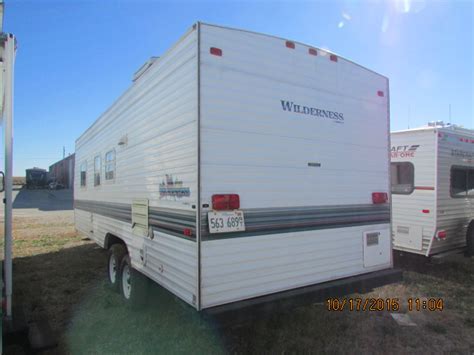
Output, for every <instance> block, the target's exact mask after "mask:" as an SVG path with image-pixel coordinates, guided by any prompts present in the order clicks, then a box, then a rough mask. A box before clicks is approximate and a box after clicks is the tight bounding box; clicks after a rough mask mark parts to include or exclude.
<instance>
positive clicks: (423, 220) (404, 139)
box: [391, 129, 436, 255]
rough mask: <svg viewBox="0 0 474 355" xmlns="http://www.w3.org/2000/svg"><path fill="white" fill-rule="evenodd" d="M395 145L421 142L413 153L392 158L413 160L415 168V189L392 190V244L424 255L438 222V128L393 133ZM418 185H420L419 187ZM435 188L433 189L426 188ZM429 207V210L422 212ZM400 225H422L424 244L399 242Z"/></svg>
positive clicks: (392, 140)
mask: <svg viewBox="0 0 474 355" xmlns="http://www.w3.org/2000/svg"><path fill="white" fill-rule="evenodd" d="M391 144H392V147H395V149H396V148H397V147H404V146H412V145H419V147H418V148H417V150H416V151H415V153H414V156H413V157H395V156H394V155H392V159H391V161H392V162H410V163H412V164H413V165H414V168H415V190H414V191H413V192H412V193H411V194H409V195H403V194H392V226H393V238H394V241H393V248H394V249H396V250H403V251H409V252H412V253H417V254H422V255H425V254H426V252H427V251H428V247H429V245H430V241H431V240H432V238H433V235H434V232H435V224H436V191H435V189H436V181H435V169H436V168H435V161H436V155H435V150H436V145H435V144H436V132H435V130H434V129H432V130H423V131H404V132H400V133H392V134H391ZM417 187H418V188H417ZM419 187H423V188H433V190H423V189H419ZM422 210H429V211H430V213H423V212H422ZM399 226H402V227H408V228H414V227H418V228H420V233H421V235H420V236H419V237H420V238H422V243H421V244H422V248H421V249H415V248H408V247H406V246H402V245H401V244H400V241H399V240H400V239H399V235H398V232H397V228H398V227H399Z"/></svg>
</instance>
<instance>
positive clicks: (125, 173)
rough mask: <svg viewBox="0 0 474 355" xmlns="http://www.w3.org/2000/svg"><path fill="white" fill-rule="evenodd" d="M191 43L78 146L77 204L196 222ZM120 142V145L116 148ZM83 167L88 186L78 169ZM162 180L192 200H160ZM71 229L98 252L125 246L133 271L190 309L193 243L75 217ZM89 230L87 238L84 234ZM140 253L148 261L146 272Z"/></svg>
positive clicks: (186, 40)
mask: <svg viewBox="0 0 474 355" xmlns="http://www.w3.org/2000/svg"><path fill="white" fill-rule="evenodd" d="M196 126H197V35H196V31H195V30H194V29H191V30H190V31H189V32H188V33H187V34H186V35H185V36H183V37H182V38H181V40H180V41H179V42H178V43H177V44H176V45H175V46H174V47H173V48H172V49H170V50H169V51H168V52H167V53H165V55H163V56H162V57H161V58H160V59H159V60H157V61H156V62H155V63H154V64H153V65H152V66H151V67H150V68H149V69H148V70H147V72H146V73H144V74H143V75H142V76H141V77H140V78H139V79H138V80H136V81H135V82H134V83H133V84H132V86H131V87H130V88H129V89H128V90H127V91H126V92H125V93H124V94H123V95H122V96H121V97H120V98H119V99H118V100H117V101H116V102H115V103H114V104H113V105H112V106H111V107H110V108H109V109H108V110H107V111H106V112H105V113H104V114H103V115H102V116H101V117H100V118H99V119H98V120H97V121H96V122H95V123H94V124H93V125H92V126H91V127H90V128H89V129H88V130H87V131H86V132H85V133H84V134H83V135H82V136H81V137H80V138H79V139H78V140H77V141H76V167H75V179H74V181H75V192H74V198H75V200H87V201H98V202H108V203H121V204H128V205H131V204H132V201H133V199H139V198H145V199H148V200H149V206H150V208H153V207H157V208H158V207H161V208H170V209H177V210H183V211H190V212H193V213H194V214H195V213H196V212H195V210H193V209H192V205H196V204H197V198H196V195H197V164H196V162H197V149H196V147H197V142H196V139H197V135H196ZM125 137H126V141H127V142H126V144H124V145H118V142H119V141H120V140H122V139H124V138H125ZM111 149H115V152H116V169H115V174H116V176H115V179H114V180H112V181H106V180H105V175H104V171H105V170H104V169H105V153H106V152H107V151H109V150H111ZM96 155H100V156H101V157H102V168H101V181H102V184H101V185H100V186H97V187H95V186H94V184H93V183H94V180H93V173H94V170H93V160H94V157H95V156H96ZM84 161H87V186H86V188H84V187H81V186H80V166H81V163H82V162H84ZM167 175H169V176H172V178H173V179H178V180H179V181H181V182H182V186H184V187H189V189H190V195H189V196H183V197H176V196H160V190H159V189H160V184H161V183H165V185H166V179H167ZM75 212H76V218H75V219H76V226H77V229H78V230H79V231H81V232H83V233H85V234H87V235H89V236H90V237H91V238H93V239H94V240H95V241H96V242H97V243H98V244H100V245H104V238H105V236H106V234H107V233H112V234H114V235H116V236H118V237H120V238H122V239H123V240H125V241H126V243H127V246H128V248H129V251H130V254H131V258H132V263H133V265H134V267H136V268H137V269H140V270H141V271H142V272H144V273H145V274H147V275H148V276H149V277H150V278H152V279H153V280H155V281H156V282H158V283H159V284H161V285H163V286H164V287H166V288H168V289H170V290H171V291H172V292H173V293H175V294H176V295H178V296H179V297H181V298H182V299H184V300H185V301H186V302H188V303H193V302H194V298H195V295H196V292H197V290H196V284H197V280H196V277H197V271H196V270H197V257H196V247H195V244H196V243H195V242H193V241H189V240H185V239H182V238H177V237H175V236H168V235H166V234H164V233H160V232H157V231H155V232H154V238H153V239H150V238H142V237H138V236H135V235H133V234H132V231H131V225H130V223H126V222H122V221H119V220H116V219H111V218H109V217H105V216H102V215H100V214H96V213H93V217H92V223H91V222H90V213H88V212H85V211H81V210H78V209H76V210H75ZM91 228H92V230H93V233H90V232H89V233H88V232H87V231H88V230H89V231H90V230H91ZM140 251H142V253H143V252H144V253H145V255H146V260H147V262H146V263H145V264H144V263H143V262H142V261H141V258H140Z"/></svg>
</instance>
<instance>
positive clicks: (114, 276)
mask: <svg viewBox="0 0 474 355" xmlns="http://www.w3.org/2000/svg"><path fill="white" fill-rule="evenodd" d="M125 255H127V249H126V248H125V246H124V245H123V244H114V245H112V246H111V247H110V249H109V252H108V254H107V280H109V285H110V287H111V288H112V290H114V291H116V292H119V291H120V282H119V281H120V277H121V274H120V265H121V262H122V259H123V257H124V256H125Z"/></svg>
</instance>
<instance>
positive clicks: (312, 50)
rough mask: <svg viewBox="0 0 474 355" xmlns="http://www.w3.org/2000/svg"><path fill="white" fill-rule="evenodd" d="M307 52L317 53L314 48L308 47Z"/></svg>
mask: <svg viewBox="0 0 474 355" xmlns="http://www.w3.org/2000/svg"><path fill="white" fill-rule="evenodd" d="M308 53H309V54H311V55H318V52H317V51H316V49H314V48H309V49H308Z"/></svg>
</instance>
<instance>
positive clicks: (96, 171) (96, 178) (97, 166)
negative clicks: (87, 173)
mask: <svg viewBox="0 0 474 355" xmlns="http://www.w3.org/2000/svg"><path fill="white" fill-rule="evenodd" d="M101 168H102V161H101V159H100V155H98V156H96V157H95V158H94V186H99V185H100V169H101Z"/></svg>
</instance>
